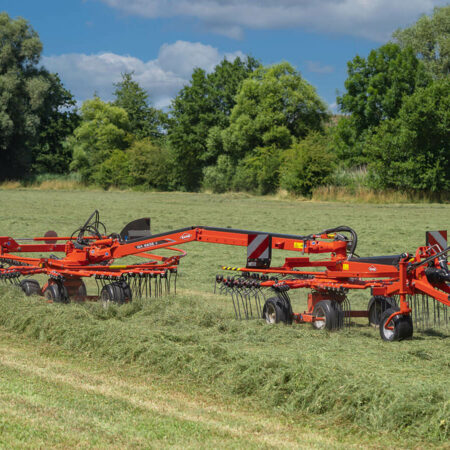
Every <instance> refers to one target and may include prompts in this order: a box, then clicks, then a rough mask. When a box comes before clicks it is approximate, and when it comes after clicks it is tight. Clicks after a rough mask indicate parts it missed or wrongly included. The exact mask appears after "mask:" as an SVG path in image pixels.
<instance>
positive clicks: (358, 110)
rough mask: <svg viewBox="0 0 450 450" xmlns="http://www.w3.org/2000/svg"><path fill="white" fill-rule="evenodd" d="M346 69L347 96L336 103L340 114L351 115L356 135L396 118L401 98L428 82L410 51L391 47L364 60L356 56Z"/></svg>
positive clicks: (384, 47) (379, 50)
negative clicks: (386, 120) (383, 121)
mask: <svg viewBox="0 0 450 450" xmlns="http://www.w3.org/2000/svg"><path fill="white" fill-rule="evenodd" d="M347 67H348V69H347V72H348V77H347V80H346V81H345V89H346V90H347V92H346V93H345V94H344V95H342V96H341V97H338V98H337V103H338V105H339V107H340V109H341V111H342V112H344V113H347V114H351V115H352V118H353V121H354V124H353V125H354V126H355V129H356V130H355V131H356V132H357V133H358V134H360V133H362V132H363V131H364V130H366V129H368V128H370V127H376V126H378V125H379V124H380V122H381V121H382V120H385V119H391V118H394V117H396V116H397V114H398V112H399V111H400V108H401V106H402V102H403V97H404V96H408V95H411V94H412V93H413V92H414V91H415V89H416V87H419V86H425V85H426V84H427V83H428V82H429V77H428V76H427V75H426V73H425V69H424V67H423V65H422V64H421V63H420V61H419V60H418V59H417V58H416V56H415V55H414V52H413V50H412V49H410V48H405V49H401V48H400V47H399V46H398V45H396V44H393V43H388V44H386V45H383V46H381V47H380V48H378V49H376V50H372V51H371V52H370V53H369V56H368V57H367V59H366V58H362V57H360V56H356V57H355V58H354V59H353V60H352V61H349V62H348V64H347Z"/></svg>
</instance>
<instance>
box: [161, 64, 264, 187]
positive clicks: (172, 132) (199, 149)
mask: <svg viewBox="0 0 450 450" xmlns="http://www.w3.org/2000/svg"><path fill="white" fill-rule="evenodd" d="M258 65H259V63H258V62H257V61H256V60H255V59H253V58H250V57H249V58H246V59H245V60H242V59H240V58H236V59H235V60H234V61H233V62H231V61H228V60H226V59H224V60H223V61H222V62H221V63H220V64H219V65H217V66H216V67H215V69H214V71H213V72H212V73H210V74H207V73H206V72H205V71H204V70H202V69H199V68H197V69H195V70H194V72H193V74H192V77H191V81H190V83H189V85H187V86H185V87H184V88H183V89H181V91H180V92H179V94H178V95H177V97H176V98H175V99H174V100H173V102H172V106H171V111H170V114H171V124H170V128H169V130H168V138H169V142H170V145H171V147H172V149H173V151H174V155H175V162H176V168H177V169H176V175H175V176H176V178H177V183H178V185H179V187H182V188H184V189H187V190H195V189H197V188H198V187H199V186H200V183H201V179H202V169H203V167H205V166H206V165H208V164H210V163H213V162H215V160H216V159H217V154H211V153H209V152H208V147H207V140H208V135H209V133H210V130H211V129H212V128H214V127H217V128H218V129H223V128H226V127H227V126H228V124H229V120H230V114H231V110H232V108H233V106H234V104H235V96H236V94H237V92H238V91H239V88H240V85H241V83H242V81H243V80H244V79H246V78H247V77H248V76H249V74H250V73H251V72H253V70H254V69H255V68H256V67H257V66H258Z"/></svg>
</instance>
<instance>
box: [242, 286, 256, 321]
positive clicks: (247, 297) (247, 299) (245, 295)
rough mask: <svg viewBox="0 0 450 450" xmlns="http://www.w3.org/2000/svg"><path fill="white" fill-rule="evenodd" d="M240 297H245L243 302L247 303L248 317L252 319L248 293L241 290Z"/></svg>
mask: <svg viewBox="0 0 450 450" xmlns="http://www.w3.org/2000/svg"><path fill="white" fill-rule="evenodd" d="M241 295H242V298H244V299H245V303H246V305H247V311H249V317H248V318H251V319H253V308H252V301H251V298H250V295H248V294H247V293H246V292H241Z"/></svg>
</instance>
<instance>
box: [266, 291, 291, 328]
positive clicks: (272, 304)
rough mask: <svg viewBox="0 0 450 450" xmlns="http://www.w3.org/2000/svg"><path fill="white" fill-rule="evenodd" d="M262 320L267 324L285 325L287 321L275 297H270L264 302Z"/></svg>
mask: <svg viewBox="0 0 450 450" xmlns="http://www.w3.org/2000/svg"><path fill="white" fill-rule="evenodd" d="M262 314H263V318H264V319H265V320H266V322H267V323H268V324H274V323H279V322H283V323H287V322H288V319H287V317H286V312H285V311H284V310H283V308H282V306H281V305H280V303H279V301H278V298H277V297H272V298H269V299H268V300H266V302H265V303H264V306H263V313H262Z"/></svg>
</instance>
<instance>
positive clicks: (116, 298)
mask: <svg viewBox="0 0 450 450" xmlns="http://www.w3.org/2000/svg"><path fill="white" fill-rule="evenodd" d="M100 300H101V301H102V303H103V306H105V307H108V306H109V305H110V304H113V303H114V304H118V305H122V304H123V303H127V302H131V300H132V295H131V289H130V286H129V285H128V284H127V283H125V282H120V281H116V282H114V283H110V284H106V285H105V286H103V289H102V291H101V293H100Z"/></svg>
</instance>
